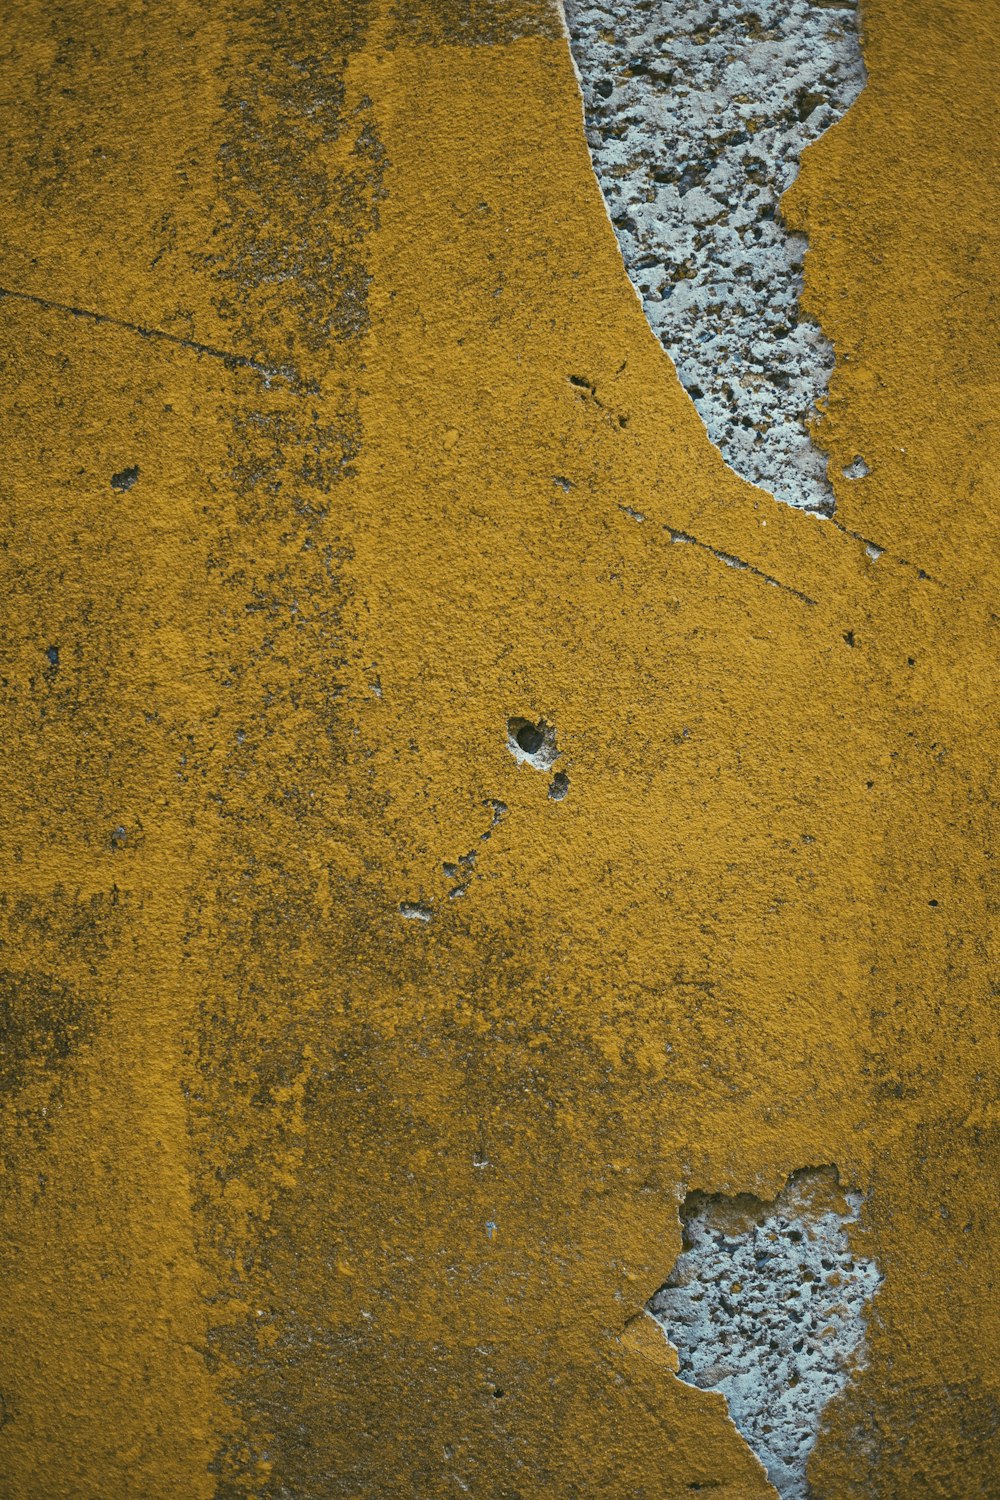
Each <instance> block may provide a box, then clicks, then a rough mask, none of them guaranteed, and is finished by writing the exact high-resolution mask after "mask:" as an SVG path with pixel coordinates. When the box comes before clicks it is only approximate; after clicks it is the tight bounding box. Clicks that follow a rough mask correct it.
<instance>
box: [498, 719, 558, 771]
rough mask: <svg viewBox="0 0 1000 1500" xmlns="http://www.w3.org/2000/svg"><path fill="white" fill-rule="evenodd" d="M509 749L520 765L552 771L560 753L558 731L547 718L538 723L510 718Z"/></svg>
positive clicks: (508, 726) (508, 721)
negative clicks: (557, 738) (557, 740)
mask: <svg viewBox="0 0 1000 1500" xmlns="http://www.w3.org/2000/svg"><path fill="white" fill-rule="evenodd" d="M507 749H508V750H509V751H510V753H511V755H513V757H514V759H515V760H516V761H517V763H518V765H525V766H534V768H535V770H536V771H550V770H551V769H552V767H553V765H554V764H555V761H556V759H557V757H558V754H559V751H558V749H557V748H556V732H555V730H554V729H553V727H552V725H551V724H549V723H547V722H546V720H545V719H539V720H538V723H537V724H536V723H533V722H532V720H531V719H521V718H513V719H508V720H507Z"/></svg>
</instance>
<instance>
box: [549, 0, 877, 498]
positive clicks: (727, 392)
mask: <svg viewBox="0 0 1000 1500" xmlns="http://www.w3.org/2000/svg"><path fill="white" fill-rule="evenodd" d="M565 11H566V21H567V25H568V29H569V33H570V39H571V44H572V49H573V56H574V58H575V60H576V65H577V69H578V71H579V74H580V81H581V86H582V89H583V98H584V104H585V110H586V126H587V140H588V143H589V145H590V151H591V157H592V159H593V163H594V170H595V172H596V174H597V178H598V181H599V182H600V185H601V189H602V191H603V193H604V197H605V201H606V202H607V205H608V211H609V213H610V216H611V220H612V222H613V224H614V227H615V232H616V234H617V236H618V241H619V244H620V246H621V250H622V256H623V258H624V261H625V266H626V268H627V270H628V273H629V276H630V277H631V279H632V282H633V284H634V286H635V288H636V290H637V292H638V293H639V296H640V298H641V300H642V305H643V307H644V309H645V312H646V316H647V318H648V319H649V322H650V325H651V326H652V328H653V331H654V332H655V334H656V336H657V338H658V339H659V340H660V342H661V343H662V344H663V346H664V348H665V349H666V350H667V352H668V353H669V354H670V356H671V357H672V359H673V360H674V363H675V364H676V366H677V371H678V374H679V375H680V378H681V381H682V382H683V384H684V386H685V388H686V389H687V391H688V393H689V395H690V396H691V398H692V400H693V401H694V404H695V406H696V408H697V410H698V412H699V414H700V415H701V417H702V420H703V421H704V423H705V426H706V427H707V429H708V433H709V436H710V437H711V438H712V441H713V442H715V443H716V444H717V445H718V447H719V448H720V450H721V452H722V454H723V456H724V457H725V459H726V460H727V462H728V463H729V464H730V465H731V466H732V468H734V469H735V470H736V472H737V473H739V474H740V475H741V476H742V477H743V478H745V479H749V480H751V481H752V482H753V483H755V484H759V485H762V486H763V487H764V488H765V489H767V490H769V491H770V492H771V493H772V494H773V495H775V496H776V498H777V499H779V500H783V501H786V502H787V503H788V504H789V505H795V506H799V507H801V508H803V509H807V510H816V511H821V512H825V513H828V514H832V511H833V505H834V500H833V491H832V488H831V486H830V484H829V482H828V480H827V478H826V461H825V458H824V456H823V454H822V453H820V451H819V450H818V449H817V448H816V447H815V446H814V444H813V443H812V441H811V438H810V435H809V430H808V426H809V422H810V421H811V419H812V417H813V416H814V414H815V407H816V402H817V401H818V400H819V399H820V398H821V397H822V396H823V395H824V393H825V391H826V389H827V384H828V382H829V378H830V373H831V371H832V369H833V362H834V360H833V350H832V348H831V346H830V344H829V343H828V341H827V340H826V338H825V337H824V336H823V334H822V332H821V331H820V329H819V328H818V327H816V325H815V324H813V323H811V322H809V321H807V320H805V319H804V318H802V317H801V315H800V312H799V305H798V299H799V294H800V292H801V288H802V264H803V257H804V255H805V250H806V242H805V240H804V238H803V237H802V236H801V235H794V234H789V233H788V231H787V230H786V228H785V226H784V225H783V223H782V222H781V218H780V214H779V212H778V202H779V199H780V198H781V195H782V193H783V192H784V191H785V189H786V188H787V187H788V186H789V184H790V183H791V182H792V180H793V179H794V177H795V174H796V171H797V170H798V163H799V158H800V157H801V155H802V152H803V150H804V149H805V147H806V146H807V145H808V144H809V143H810V142H811V141H814V140H815V139H816V138H817V137H818V136H819V135H821V134H822V133H823V131H824V130H826V129H827V128H828V127H829V126H830V125H832V124H833V123H834V122H835V121H836V120H838V119H839V118H840V117H841V116H842V115H843V114H844V113H845V111H846V110H847V109H848V107H849V106H850V105H851V103H852V102H853V101H854V99H855V98H856V97H857V95H858V94H859V93H860V91H861V89H862V87H863V85H864V81H865V71H864V64H863V62H862V59H861V52H860V47H859V42H858V34H857V22H856V12H855V9H854V7H853V5H851V4H850V3H847V4H845V5H844V6H837V5H830V4H829V3H828V0H827V3H815V0H791V3H790V4H786V3H779V0H695V3H690V0H636V3H635V4H631V5H619V4H614V3H611V0H565Z"/></svg>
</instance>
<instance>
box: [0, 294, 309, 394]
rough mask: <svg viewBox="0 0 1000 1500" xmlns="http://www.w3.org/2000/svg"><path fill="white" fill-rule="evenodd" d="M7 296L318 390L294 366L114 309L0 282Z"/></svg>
mask: <svg viewBox="0 0 1000 1500" xmlns="http://www.w3.org/2000/svg"><path fill="white" fill-rule="evenodd" d="M4 299H10V300H11V301H15V302H29V303H31V304H32V305H33V306H35V307H43V308H45V309H46V310H48V311H51V312H62V313H66V314H68V316H69V317H71V318H85V319H86V320H87V321H88V322H91V323H103V324H109V325H110V326H111V327H112V328H124V329H125V330H126V331H127V332H128V333H135V334H138V335H139V337H140V338H143V339H160V340H162V341H163V342H164V343H167V344H175V345H176V346H177V347H178V348H180V349H189V350H190V351H191V352H192V353H193V354H198V355H202V354H203V355H205V356H207V357H208V358H209V359H221V360H222V362H223V364H224V365H226V367H227V368H228V369H233V370H254V371H255V372H256V373H257V374H258V375H263V376H264V377H265V378H266V379H268V380H287V381H288V383H289V384H290V385H293V386H295V387H296V388H297V389H299V390H302V391H307V392H308V393H310V394H316V391H315V389H314V387H313V386H312V385H311V384H309V385H307V384H306V383H304V382H302V381H300V380H299V378H298V377H297V376H296V374H295V372H294V370H290V369H278V368H276V367H275V366H272V365H265V364H261V362H260V361H259V360H256V359H252V358H251V357H250V355H248V354H234V353H233V352H232V351H231V350H229V349H218V348H216V346H215V345H214V344H202V343H200V342H199V341H198V340H197V339H188V338H184V337H182V335H181V334H179V333H168V332H167V331H166V329H164V328H148V327H146V325H145V324H143V323H130V322H129V321H128V320H127V319H125V318H116V317H114V316H113V315H112V314H111V313H102V312H94V311H93V309H91V308H88V307H74V306H73V305H72V303H69V302H56V301H53V300H52V299H51V298H49V297H39V296H37V295H36V294H35V293H34V292H20V291H16V290H14V289H13V288H11V287H5V286H0V301H3V300H4Z"/></svg>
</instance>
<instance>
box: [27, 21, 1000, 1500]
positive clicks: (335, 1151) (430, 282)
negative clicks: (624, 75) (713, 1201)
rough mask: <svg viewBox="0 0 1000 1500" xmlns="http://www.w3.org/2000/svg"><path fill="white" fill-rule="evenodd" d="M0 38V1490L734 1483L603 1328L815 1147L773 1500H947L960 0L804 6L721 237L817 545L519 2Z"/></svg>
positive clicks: (977, 256)
mask: <svg viewBox="0 0 1000 1500" xmlns="http://www.w3.org/2000/svg"><path fill="white" fill-rule="evenodd" d="M11 18H12V23H13V24H11V25H9V26H8V27H7V29H6V36H5V41H4V45H3V58H2V70H3V79H4V86H3V91H2V99H3V105H2V127H0V140H2V144H3V153H4V171H3V176H2V185H0V216H2V222H3V226H4V233H3V236H2V243H0V287H2V288H3V293H2V295H0V318H2V320H3V325H4V331H3V341H2V348H0V358H2V362H3V401H4V417H3V435H4V449H5V457H4V464H3V468H2V471H0V483H2V485H3V492H4V504H3V511H2V516H0V529H2V566H3V601H4V604H3V608H4V621H5V627H6V628H5V630H4V633H3V645H2V650H3V663H2V666H0V688H2V694H3V699H2V701H3V739H4V747H5V751H6V753H5V756H4V787H3V793H4V794H3V798H2V801H0V819H2V826H3V839H4V848H5V851H6V858H5V860H4V865H3V886H2V891H0V940H2V944H3V951H2V953H0V970H2V984H3V989H2V999H0V1026H2V1030H3V1044H4V1057H3V1064H2V1067H0V1108H2V1111H3V1113H2V1123H0V1134H2V1142H3V1163H4V1176H3V1208H2V1217H3V1224H2V1244H3V1250H2V1273H3V1274H2V1278H0V1287H2V1291H0V1337H2V1340H3V1351H4V1352H3V1359H2V1361H0V1390H2V1406H0V1416H2V1423H3V1425H2V1430H0V1493H2V1494H3V1495H4V1496H10V1497H12V1500H14V1497H16V1500H49V1497H52V1500H56V1497H63V1496H72V1497H74V1500H75V1497H84V1500H89V1497H94V1500H98V1497H100V1500H119V1497H133V1496H134V1497H142V1500H160V1497H162V1500H178V1497H180V1500H187V1497H205V1500H208V1497H220V1500H221V1497H227V1500H235V1497H243V1496H253V1497H261V1500H278V1497H282V1500H288V1497H295V1500H313V1497H315V1500H327V1497H345V1500H346V1497H354V1500H361V1497H364V1500H376V1497H377V1500H388V1497H399V1500H409V1497H413V1496H421V1497H423V1496H438V1495H440V1496H450V1495H454V1494H456V1493H467V1494H472V1495H475V1496H479V1497H482V1500H492V1497H495V1496H505V1497H517V1496H519V1497H525V1500H527V1497H529V1496H531V1497H534V1496H539V1497H541V1496H545V1497H548V1496H565V1497H571V1496H579V1497H584V1496H591V1495H598V1494H607V1495H614V1496H621V1497H623V1500H624V1497H643V1496H645V1497H650V1500H652V1497H672V1496H678V1497H679V1496H687V1495H690V1494H691V1493H694V1492H698V1491H700V1490H710V1491H711V1492H712V1493H713V1494H716V1495H718V1496H719V1497H720V1500H722V1497H730V1500H744V1497H751V1496H765V1495H768V1494H773V1491H771V1490H770V1488H769V1486H768V1482H767V1480H766V1477H765V1475H764V1472H763V1469H762V1468H761V1466H760V1464H759V1462H758V1460H757V1459H756V1457H755V1456H754V1455H753V1454H752V1453H751V1451H750V1449H749V1448H748V1447H747V1445H746V1443H745V1442H744V1440H743V1438H742V1437H741V1436H740V1435H739V1433H738V1432H737V1431H736V1428H735V1427H734V1426H733V1425H732V1424H731V1423H730V1421H729V1419H728V1415H727V1411H726V1406H725V1402H724V1400H723V1398H722V1397H721V1396H720V1395H719V1394H718V1393H717V1392H715V1391H712V1390H707V1391H703V1390H697V1389H694V1388H693V1387H692V1386H690V1385H687V1384H685V1383H683V1382H681V1381H679V1380H678V1379H677V1378H676V1375H675V1373H674V1365H675V1359H674V1355H673V1353H672V1351H671V1349H670V1346H669V1344H668V1343H667V1341H666V1339H665V1338H664V1337H663V1335H662V1333H661V1332H660V1330H659V1329H658V1328H657V1326H656V1325H655V1323H654V1322H653V1321H652V1320H651V1319H650V1318H649V1317H648V1316H647V1314H646V1312H645V1311H644V1309H645V1306H646V1303H647V1302H648V1300H649V1298H650V1297H651V1296H652V1295H653V1293H654V1292H656V1290H657V1289H658V1288H659V1287H661V1286H662V1285H663V1284H664V1282H665V1281H666V1279H667V1277H668V1275H669V1273H670V1271H671V1267H672V1266H673V1264H674V1262H675V1260H676V1258H677V1256H678V1252H679V1250H680V1247H681V1231H680V1219H679V1207H680V1205H681V1203H682V1202H683V1200H684V1198H685V1196H686V1195H687V1194H689V1193H690V1192H694V1191H697V1192H702V1193H705V1194H730V1195H737V1194H745V1193H753V1194H756V1195H757V1196H758V1197H759V1198H760V1199H762V1200H770V1199H773V1198H775V1196H776V1195H777V1194H778V1193H779V1191H780V1190H781V1188H782V1186H783V1184H784V1183H785V1182H786V1180H787V1179H788V1178H789V1177H790V1176H791V1174H793V1173H795V1172H800V1171H802V1170H804V1169H806V1168H819V1167H827V1166H835V1167H836V1168H837V1171H838V1173H839V1175H840V1180H841V1183H842V1184H843V1185H844V1186H845V1187H849V1188H850V1189H851V1190H852V1191H856V1192H858V1193H861V1194H862V1195H863V1196H864V1203H863V1206H862V1208H861V1211H860V1215H859V1219H858V1223H857V1225H856V1226H854V1228H852V1231H851V1233H852V1235H853V1236H855V1237H856V1245H857V1249H858V1254H859V1255H863V1256H864V1257H865V1258H866V1259H869V1260H871V1261H872V1262H873V1263H874V1264H876V1265H877V1266H878V1269H879V1273H880V1275H881V1276H882V1281H881V1283H880V1285H879V1288H878V1291H877V1294H876V1296H875V1298H874V1301H873V1302H872V1306H871V1314H870V1318H869V1323H868V1330H867V1340H866V1344H867V1355H866V1364H865V1365H864V1368H863V1369H861V1370H859V1372H858V1373H857V1376H856V1378H855V1379H854V1380H853V1381H852V1382H850V1383H849V1384H848V1385H847V1386H846V1387H845V1389H844V1391H843V1392H842V1394H841V1395H840V1396H839V1397H838V1398H837V1399H836V1400H835V1401H834V1402H833V1403H832V1404H831V1406H830V1407H828V1408H827V1411H826V1414H825V1420H824V1426H823V1430H822V1432H821V1434H820V1437H819V1439H818V1442H817V1444H816V1447H815V1449H814V1451H813V1454H812V1458H811V1460H810V1467H809V1471H808V1473H809V1479H810V1483H811V1485H812V1487H813V1491H814V1493H815V1494H816V1495H817V1496H823V1497H841V1496H843V1497H853V1496H858V1495H872V1496H879V1497H882V1496H893V1497H896V1496H898V1497H906V1500H914V1497H924V1496H927V1497H930V1496H935V1497H939V1496H940V1497H954V1500H965V1497H968V1496H972V1495H977V1496H978V1495H982V1496H991V1495H994V1494H998V1493H1000V1485H998V1481H997V1478H996V1476H997V1474H998V1472H1000V1454H998V1442H997V1436H998V1422H997V1413H998V1406H997V1379H998V1377H997V1368H998V1359H997V1354H998V1347H1000V1330H998V1328H997V1301H996V1297H995V1292H994V1278H995V1272H996V1235H995V1228H994V1225H993V1219H994V1212H995V1210H994V1200H995V1189H996V1167H997V1155H998V1153H997V1134H998V1120H1000V1116H998V1111H997V1089H996V1083H997V1064H998V1061H1000V1059H998V1049H997V1044H996V1030H995V1018H994V1013H993V1010H992V1008H991V1006H992V1002H991V999H990V989H989V977H988V976H989V972H990V952H989V946H988V935H989V925H988V919H989V907H990V902H991V898H992V896H993V893H994V890H995V888H994V887H993V886H991V884H990V879H989V864H988V860H989V853H990V850H991V846H992V840H993V838H994V835H995V827H996V825H995V820H994V815H993V802H992V798H993V796H994V785H993V782H992V779H991V778H992V770H993V759H994V750H995V705H994V702H993V696H992V695H993V678H994V675H995V663H996V650H995V640H994V636H993V630H994V625H995V613H994V612H995V607H996V606H995V595H994V581H995V577H996V555H995V521H994V511H993V508H992V506H993V486H994V484H995V478H996V472H997V461H996V443H995V427H994V426H993V423H994V417H995V408H996V400H997V374H996V370H997V366H996V355H995V308H994V297H995V293H994V288H995V285H996V280H997V269H998V256H997V245H996V234H997V228H996V226H997V223H998V222H1000V215H998V214H997V211H996V209H997V206H996V203H995V201H994V192H995V186H994V185H995V177H996V173H995V165H996V163H995V155H996V153H995V143H994V138H995V127H994V118H995V112H996V94H997V77H998V70H997V67H996V59H995V55H994V49H995V32H996V29H997V27H996V22H997V15H996V11H995V8H994V7H993V6H992V5H982V4H977V3H973V0H955V3H954V4H951V5H949V6H948V7H940V6H933V5H930V4H927V3H913V0H909V3H906V4H904V3H902V0H871V3H869V4H868V5H867V6H866V7H865V9H864V12H863V49H864V55H865V63H866V67H867V70H868V79H869V81H868V84H867V86H866V88H865V90H864V92H863V93H862V95H861V96H860V98H859V99H858V100H857V102H856V103H855V104H854V106H853V107H852V108H851V110H850V112H849V113H848V114H847V116H846V117H845V118H844V119H843V120H842V121H841V122H840V123H839V124H838V125H837V126H836V127H835V128H834V130H833V131H832V132H830V133H829V134H827V135H826V136H824V137H823V138H822V139H821V141H819V142H818V143H817V144H816V145H815V146H813V147H812V148H810V150H809V151H807V153H806V155H805V158H804V161H803V169H802V173H801V175H800V177H799V179H798V180H797V181H796V183H795V184H794V186H793V188H792V189H791V192H790V193H789V194H787V195H786V197H785V199H784V201H783V205H782V211H783V212H784V214H785V216H786V219H787V220H788V221H789V222H790V224H791V225H792V227H793V228H794V229H795V230H796V231H798V232H801V233H804V234H806V235H807V236H808V239H809V244H810V251H809V254H808V256H807V259H806V265H805V303H806V308H807V311H808V312H809V313H810V314H811V315H813V316H814V317H815V318H816V319H817V320H818V322H819V323H820V325H821V327H822V328H823V330H824V333H825V334H826V336H827V337H828V338H829V339H830V340H831V341H832V343H833V346H834V348H835V351H836V355H837V365H836V369H835V371H834V374H833V377H832V381H831V387H830V396H829V401H828V409H827V412H826V415H825V417H824V420H823V421H822V423H821V424H820V426H819V428H818V430H817V438H818V441H819V442H820V443H821V444H822V446H823V447H824V449H825V450H826V451H827V453H828V454H829V455H830V459H831V464H830V473H831V476H832V482H833V485H834V490H835V494H836V499H837V511H836V516H835V518H834V519H833V520H827V519H823V518H819V517H816V516H812V515H807V514H803V513H799V512H794V511H792V510H789V509H788V508H785V507H782V506H780V505H779V504H778V503H776V502H775V501H773V500H772V499H771V498H770V497H769V496H767V495H766V494H764V493H763V492H761V491H759V490H755V489H754V488H753V487H751V486H750V485H749V484H746V483H744V482H743V481H741V480H739V479H738V478H737V477H736V476H735V475H734V474H733V473H732V472H731V471H729V470H727V469H726V467H725V466H724V464H723V462H722V459H721V458H720V456H719V454H718V452H717V451H716V450H715V449H714V448H713V447H712V445H711V443H710V441H709V439H708V437H707V435H706V433H705V431H704V429H703V427H702V425H701V422H700V420H699V418H698V416H697V413H696V412H695V410H694V408H693V406H692V405H691V403H690V401H689V399H688V397H687V396H686V395H685V393H684V391H683V389H682V387H681V385H680V383H679V382H678V380H677V377H676V374H675V372H674V370H673V367H672V366H671V364H670V362H669V360H668V358H667V356H666V355H665V354H664V353H663V351H662V350H661V348H660V347H659V345H658V344H657V342H656V340H655V338H654V337H653V334H652V333H651V331H650V329H649V327H648V326H647V324H646V322H645V319H644V316H643V313H642V309H641V307H640V305H639V303H638V301H637V299H636V296H635V294H634V292H633V290H632V288H631V286H630V284H629V281H628V278H627V276H626V273H625V270H624V267H623V265H622V262H621V259H620V255H619V250H618V246H617V244H616V241H615V237H614V232H613V230H612V227H611V225H610V223H609V222H608V219H607V216H606V213H605V209H604V205H603V202H602V199H601V196H600V192H599V189H598V186H597V183H596V180H595V178H594V175H593V171H592V169H591V164H590V159H589V156H588V151H587V145H586V141H585V137H584V125H583V116H582V109H581V101H580V94H579V90H578V86H577V82H576V78H575V75H574V71H573V66H572V62H571V58H570V54H569V49H568V43H567V41H566V39H565V37H564V35H563V32H562V29H561V25H560V24H559V18H558V16H554V14H553V11H552V8H551V7H550V6H548V5H543V4H532V3H528V0H523V3H518V4H513V3H512V4H510V5H505V4H500V3H499V0H493V3H490V4H485V3H484V4H483V5H474V6H459V5H432V4H430V3H429V0H427V3H423V4H420V3H414V0H398V3H390V0H384V3H383V0H368V3H361V0H358V3H354V4H351V3H340V4H327V3H323V4H320V3H318V0H287V3H285V4H282V5H280V6H279V5H271V4H264V3H262V0H225V3H222V4H217V5H212V6H209V5H207V4H200V3H197V0H196V3H178V4H176V5H172V6H164V5H161V6H147V5H143V4H139V3H133V0H122V3H108V4H106V5H101V6H94V5H92V4H83V3H76V4H74V3H60V4H57V5H53V6H49V7H43V6H41V5H38V4H34V3H33V4H20V5H16V6H14V7H13V10H12V12H11ZM858 456H860V457H862V458H863V459H864V461H865V465H866V467H867V469H868V473H867V475H866V477H864V478H863V479H860V480H854V481H851V480H848V479H845V478H843V477H842V470H843V469H844V468H845V467H849V466H850V465H851V464H852V463H853V462H854V460H855V458H856V457H858ZM727 563H728V564H733V563H737V564H743V565H744V566H732V565H727ZM511 718H523V719H525V720H528V721H530V722H537V721H539V720H541V719H544V720H545V722H546V724H547V725H549V726H551V728H552V732H553V733H554V737H555V745H556V749H557V751H558V754H557V758H556V760H555V761H554V764H553V767H552V768H550V769H547V770H546V771H544V772H543V771H540V770H538V769H536V767H535V766H533V765H532V764H530V763H529V762H525V761H518V760H517V759H515V757H514V756H513V755H512V754H511V753H510V750H509V747H508V721H509V720H510V719H511ZM552 770H554V771H557V772H563V773H564V774H565V775H566V776H567V777H568V792H567V795H565V796H564V797H561V798H558V799H556V798H553V797H551V796H550V795H549V791H550V784H551V775H552ZM472 854H475V859H474V860H471V859H469V856H470V855H472ZM445 866H448V867H449V868H448V869H446V868H445ZM456 867H457V869H458V870H459V871H460V872H462V874H461V878H460V879H458V880H456V875H455V868H456ZM456 885H459V886H461V887H462V894H461V895H460V896H457V897H456V896H453V895H450V894H449V893H450V892H452V891H454V890H455V888H456ZM414 908H419V909H420V911H421V912H422V913H423V914H425V915H427V914H429V920H413V919H412V918H411V917H409V916H407V915H406V911H407V910H413V909H414Z"/></svg>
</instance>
